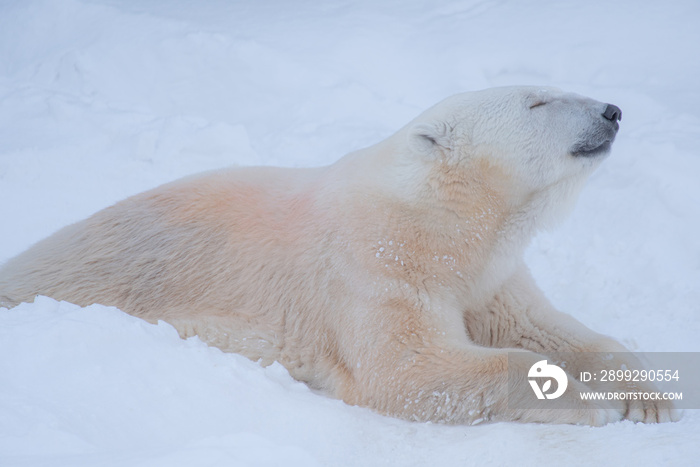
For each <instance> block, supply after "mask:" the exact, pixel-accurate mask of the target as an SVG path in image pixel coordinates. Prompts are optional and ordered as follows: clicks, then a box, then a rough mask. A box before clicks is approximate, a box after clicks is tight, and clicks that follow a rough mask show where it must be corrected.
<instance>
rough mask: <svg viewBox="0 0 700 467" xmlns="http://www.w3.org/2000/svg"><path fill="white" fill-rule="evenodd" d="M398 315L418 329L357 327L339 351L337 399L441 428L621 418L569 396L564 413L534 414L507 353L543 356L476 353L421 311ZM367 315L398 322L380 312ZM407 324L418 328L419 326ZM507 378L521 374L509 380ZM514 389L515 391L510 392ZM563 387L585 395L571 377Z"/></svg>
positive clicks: (605, 408) (601, 406)
mask: <svg viewBox="0 0 700 467" xmlns="http://www.w3.org/2000/svg"><path fill="white" fill-rule="evenodd" d="M402 312H403V315H402V317H403V318H405V317H406V315H411V314H413V315H416V316H418V315H420V316H421V318H423V320H422V321H423V324H424V326H410V327H406V326H404V325H405V323H406V320H405V319H394V320H388V319H387V320H385V321H384V323H383V324H384V326H365V327H363V328H362V329H363V330H366V333H363V338H362V339H356V340H355V341H354V345H353V346H350V345H343V346H342V348H343V349H344V350H343V351H341V352H339V354H340V355H338V356H339V357H340V359H339V361H338V364H337V366H338V367H339V368H341V369H342V371H338V372H337V373H338V375H342V378H340V377H339V378H336V379H335V384H334V389H335V395H336V396H337V397H339V398H341V399H343V400H344V401H345V402H347V403H349V404H353V405H360V406H365V407H369V408H372V409H374V410H376V411H378V412H380V413H382V414H385V415H390V416H394V417H398V418H403V419H406V420H412V421H432V422H439V423H463V424H476V423H480V422H483V421H519V422H540V423H570V424H583V425H593V426H600V425H604V424H606V423H609V422H612V421H617V420H620V419H621V418H622V415H623V414H622V413H621V412H620V411H619V410H616V409H615V408H613V407H612V406H610V405H608V404H607V403H605V402H598V401H582V400H578V399H575V398H573V397H572V396H571V395H569V394H567V395H565V396H563V398H562V400H563V401H565V403H566V407H565V408H562V409H558V408H554V409H549V408H542V407H541V406H540V408H534V407H533V405H532V400H530V399H526V398H524V397H522V396H532V392H531V389H530V386H529V382H528V381H527V379H526V377H525V376H526V375H527V368H525V367H523V368H512V367H511V368H509V365H521V366H522V363H521V362H520V361H517V360H516V361H514V360H513V359H510V358H509V353H510V352H519V353H522V354H528V355H529V357H530V358H529V360H531V359H532V358H537V359H543V358H546V357H544V356H542V355H540V356H538V355H536V354H533V353H531V352H524V351H522V350H517V349H492V348H485V347H480V346H477V345H473V344H470V343H469V342H468V341H467V340H466V339H465V340H464V341H460V342H457V341H455V340H454V339H450V338H441V337H440V334H441V333H440V332H437V333H436V332H435V329H436V328H434V327H433V326H431V324H428V323H429V321H427V322H426V320H425V319H424V318H425V317H426V314H427V313H426V311H425V310H412V309H409V310H402ZM372 315H373V316H377V315H383V316H389V315H392V316H396V314H393V313H383V312H382V311H381V310H376V313H373V314H372ZM411 321H412V323H413V324H414V325H416V324H417V323H418V321H421V320H420V319H416V320H411ZM379 331H381V332H379ZM348 343H349V342H348ZM370 343H371V345H370ZM512 375H524V376H523V377H521V378H516V380H513V379H512ZM509 378H511V379H510V380H509ZM513 385H516V387H519V388H520V389H519V390H517V391H512V387H513ZM568 385H569V386H570V387H572V388H575V389H576V388H577V389H578V390H584V389H585V387H584V385H583V384H581V383H579V382H577V381H575V380H574V379H573V378H571V377H568ZM514 394H515V399H517V400H515V399H514V396H513V395H514ZM572 394H573V393H572Z"/></svg>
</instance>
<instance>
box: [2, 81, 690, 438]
mask: <svg viewBox="0 0 700 467" xmlns="http://www.w3.org/2000/svg"><path fill="white" fill-rule="evenodd" d="M620 117H621V111H620V109H619V108H617V107H615V106H614V105H609V104H605V103H601V102H597V101H595V100H591V99H588V98H584V97H581V96H578V95H575V94H571V93H564V92H562V91H560V90H557V89H553V88H541V87H508V88H497V89H489V90H483V91H478V92H472V93H464V94H459V95H455V96H452V97H449V98H447V99H446V100H444V101H442V102H440V103H438V104H437V105H435V106H434V107H432V108H430V109H429V110H427V111H426V112H424V113H422V114H421V115H419V116H418V117H417V118H416V119H415V120H413V121H411V122H410V123H409V124H408V125H406V126H405V127H404V128H402V129H400V130H399V131H398V132H397V133H395V134H394V135H393V136H391V137H389V138H388V139H386V140H384V141H382V142H380V143H378V144H376V145H375V146H372V147H369V148H366V149H363V150H359V151H356V152H353V153H350V154H348V155H346V156H345V157H343V158H341V159H340V160H339V161H338V162H336V163H335V164H332V165H330V166H328V167H322V168H313V169H283V168H271V167H255V168H239V169H232V170H226V171H218V172H213V173H207V174H203V175H199V176H194V177H190V178H186V179H184V180H180V181H176V182H173V183H170V184H166V185H164V186H161V187H159V188H156V189H153V190H151V191H148V192H145V193H142V194H139V195H136V196H133V197H131V198H128V199H126V200H124V201H122V202H120V203H117V204H116V205H114V206H111V207H108V208H106V209H104V210H102V211H100V212H98V213H96V214H94V215H93V216H92V217H90V218H88V219H87V220H84V221H82V222H78V223H76V224H73V225H70V226H68V227H65V228H63V229H62V230H60V231H58V232H57V233H55V234H54V235H53V236H51V237H49V238H47V239H45V240H43V241H41V242H39V243H38V244H36V245H35V246H33V247H32V248H30V249H29V250H28V251H26V252H24V253H22V254H20V255H19V256H17V257H15V258H13V259H11V260H10V261H9V262H7V264H5V265H4V267H3V268H2V269H1V270H0V305H4V306H13V305H15V304H17V303H19V302H22V301H30V300H32V299H33V298H34V297H35V295H37V294H42V295H48V296H50V297H53V298H55V299H60V300H67V301H70V302H73V303H76V304H80V305H83V306H85V305H89V304H91V303H94V302H97V303H101V304H104V305H113V306H116V307H119V308H120V309H122V310H124V311H126V312H128V313H130V314H133V315H135V316H138V317H141V318H143V319H146V320H149V321H157V320H164V321H166V322H169V323H170V324H172V325H173V326H174V327H175V328H176V329H177V330H178V332H179V333H180V335H181V336H183V337H188V336H193V335H197V336H199V337H200V338H201V339H202V340H204V341H205V342H207V343H209V344H210V345H214V346H217V347H219V348H221V349H222V350H224V351H228V352H237V353H240V354H243V355H245V356H247V357H249V358H251V359H253V360H257V361H261V363H262V364H264V365H265V364H270V363H271V362H273V361H278V362H280V363H281V364H282V365H284V366H285V367H286V368H287V369H288V370H289V373H290V374H291V375H292V376H293V377H294V378H296V379H298V380H301V381H304V382H306V383H307V384H308V385H309V386H311V387H313V388H317V389H319V390H321V391H323V392H325V393H326V394H329V395H331V396H333V397H337V398H340V399H342V400H344V401H346V402H347V403H349V404H354V405H361V406H366V407H370V408H372V409H374V410H376V411H378V412H380V413H383V414H387V415H390V416H395V417H400V418H404V419H409V420H418V421H434V422H445V423H476V422H480V421H484V420H496V421H498V420H517V421H526V422H528V421H530V422H551V423H575V424H589V425H602V424H605V423H608V422H611V421H616V420H619V419H621V418H623V417H626V418H628V419H631V420H635V421H644V422H657V421H659V422H660V421H669V420H675V419H676V418H677V414H676V412H675V411H674V410H673V408H672V407H671V406H670V405H669V404H667V403H665V402H662V401H659V402H646V401H645V402H641V401H639V402H637V401H625V402H618V403H617V405H614V404H610V403H605V402H600V401H598V402H594V401H582V400H578V399H577V398H576V397H574V395H573V394H575V393H576V392H577V391H575V390H578V391H583V390H586V389H589V388H588V387H587V386H585V385H584V384H583V383H582V382H580V381H577V380H576V379H575V375H576V374H577V372H578V371H580V370H583V369H589V368H585V367H584V364H583V363H577V362H576V361H575V360H574V361H571V362H568V365H567V368H566V369H567V372H568V375H567V378H568V379H569V380H568V381H565V383H567V384H566V386H567V387H568V388H572V390H571V391H567V394H569V395H567V394H565V395H564V396H562V400H564V401H565V402H566V403H565V405H564V406H563V408H561V409H556V410H555V409H548V408H546V407H544V408H537V409H533V408H530V407H529V406H527V405H526V404H525V405H523V404H521V403H514V401H515V402H518V401H520V402H522V400H525V397H526V395H525V393H522V394H519V395H516V396H513V394H512V393H511V394H510V396H509V389H508V388H509V384H511V383H513V379H515V380H516V382H517V383H525V386H526V387H527V384H526V383H527V381H526V378H527V375H528V369H529V366H526V365H523V364H522V363H517V361H516V360H515V359H511V358H509V355H510V354H511V353H513V352H515V353H520V354H525V355H528V356H531V357H532V359H531V361H533V362H541V361H542V360H544V359H546V358H548V357H547V356H548V355H550V354H551V353H552V352H577V353H580V352H621V351H624V350H625V349H624V347H622V346H621V345H620V344H618V343H617V342H615V341H614V340H612V339H610V338H608V337H604V336H602V335H599V334H597V333H595V332H593V331H591V330H589V329H587V328H586V327H584V326H583V325H582V324H580V323H579V322H577V321H576V320H574V319H573V318H571V317H570V316H568V315H566V314H562V313H560V312H558V311H556V310H554V309H553V307H552V305H550V303H549V302H548V301H547V300H546V298H545V297H544V296H543V294H542V293H541V292H540V291H539V290H538V288H537V286H536V285H535V283H534V281H533V279H532V277H531V275H530V273H529V272H528V269H527V267H526V266H525V264H524V262H523V250H524V249H525V247H526V245H527V244H528V242H529V241H530V239H531V237H532V236H533V234H534V233H535V232H536V231H537V230H538V229H541V228H544V227H547V226H550V225H552V224H553V223H554V222H555V221H556V220H557V219H559V218H561V216H562V215H564V214H565V213H566V212H567V211H568V210H569V209H570V207H571V205H572V203H573V201H574V199H575V197H576V195H577V193H578V192H579V190H580V189H581V187H582V184H583V183H584V181H585V180H586V178H587V176H588V175H589V174H590V173H591V172H592V171H593V170H594V169H595V168H596V167H597V166H598V165H599V164H600V163H601V161H602V160H603V159H604V158H605V157H606V155H607V154H608V153H609V150H610V147H611V144H612V142H613V140H614V139H615V135H616V133H617V131H618V128H619V124H618V121H619V120H620ZM549 358H551V357H549ZM616 358H617V357H616ZM609 364H610V365H611V368H619V367H620V365H627V366H628V367H630V366H632V365H633V363H632V362H627V361H622V362H620V361H617V360H615V361H613V362H609ZM509 375H510V376H509ZM513 375H515V376H513ZM528 390H529V389H528ZM529 396H530V397H534V396H533V394H532V393H530V394H529ZM509 397H510V400H509ZM518 398H520V399H522V400H520V399H518ZM516 399H518V400H516Z"/></svg>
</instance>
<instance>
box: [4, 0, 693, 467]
mask: <svg viewBox="0 0 700 467" xmlns="http://www.w3.org/2000/svg"><path fill="white" fill-rule="evenodd" d="M699 21H700V4H698V3H697V2H696V1H694V0H687V1H683V0H676V1H674V2H650V1H632V0H624V1H619V2H609V1H600V0H591V1H588V2H565V1H557V0H543V1H539V2H534V1H515V0H509V1H508V0H502V1H496V0H493V1H477V0H463V1H449V2H448V1H444V0H430V1H429V0H424V1H410V2H406V1H398V0H387V1H381V2H377V1H371V0H364V1H357V2H348V1H339V2H314V1H302V0H299V1H296V2H282V1H269V2H228V1H224V0H207V1H200V2H187V1H184V0H169V1H165V0H142V1H140V2H127V1H118V0H62V1H61V2H56V1H50V0H44V1H40V0H26V1H22V2H3V3H2V4H0V262H2V261H5V260H6V259H8V258H10V257H12V256H13V255H15V254H18V253H19V252H21V251H22V250H24V249H25V248H27V247H29V246H30V245H31V244H32V243H34V242H36V241H38V240H40V239H41V238H44V237H46V236H47V235H49V234H51V233H52V232H53V231H55V230H56V229H58V228H59V227H61V226H64V225H66V224H68V223H71V222H74V221H77V220H79V219H82V218H84V217H86V216H88V215H89V214H91V213H93V212H95V211H97V210H99V209H101V208H103V207H105V206H108V205H110V204H111V203H114V202H116V201H117V200H119V199H122V198H124V197H126V196H129V195H131V194H134V193H137V192H140V191H143V190H145V189H148V188H151V187H154V186H156V185H159V184H161V183H164V182H167V181H170V180H174V179H176V178H179V177H182V176H185V175H188V174H191V173H195V172H200V171H204V170H209V169H215V168H219V167H224V166H228V165H234V164H238V165H260V164H263V165H284V166H299V167H303V166H318V165H325V164H328V163H331V162H333V161H335V160H336V159H338V158H339V157H340V156H342V155H343V154H345V153H347V152H349V151H351V150H353V149H357V148H360V147H363V146H366V145H369V144H372V143H374V142H376V141H378V140H380V139H382V138H385V137H387V136H388V135H390V134H391V133H392V132H393V131H395V130H397V129H398V128H399V127H400V126H402V125H403V124H404V123H406V122H407V121H408V120H410V119H411V118H413V117H414V116H415V115H417V114H418V113H419V112H420V111H422V110H423V109H425V108H427V107H428V106H430V105H432V104H434V103H435V102H437V101H438V100H440V99H442V98H444V97H446V96H448V95H450V94H453V93H456V92H461V91H465V90H475V89H481V88H485V87H491V86H500V85H509V84H541V85H555V86H558V87H561V88H563V89H566V90H570V91H575V92H579V93H581V94H585V95H588V96H591V97H594V98H597V99H599V100H603V101H607V102H612V103H614V104H616V105H618V106H620V107H621V108H622V110H623V120H622V122H621V127H622V128H621V131H620V134H619V136H618V140H617V142H616V143H615V147H614V149H613V155H612V157H610V158H609V159H608V160H607V161H606V162H605V163H604V164H603V166H602V167H601V168H600V169H599V170H598V171H597V172H596V173H595V174H594V176H593V177H592V179H591V180H590V182H589V183H588V185H587V187H586V189H585V190H584V192H583V193H582V196H581V199H580V200H579V202H578V204H577V207H576V209H575V211H574V213H573V214H572V216H571V217H570V218H569V219H568V220H566V221H565V222H564V223H563V224H562V225H561V226H559V228H557V229H556V230H554V231H552V232H546V233H542V234H541V235H539V236H538V237H537V238H536V239H535V241H534V242H533V244H532V247H531V248H530V249H529V250H528V252H527V258H526V259H527V261H528V263H529V264H530V266H531V268H532V270H533V273H534V274H535V276H536V278H537V280H538V282H539V284H540V285H541V287H542V288H543V289H544V290H545V292H546V294H547V295H548V296H549V297H550V298H551V300H552V301H553V302H554V303H555V305H556V306H557V307H559V308H560V309H562V310H566V311H567V312H569V313H571V314H572V315H574V316H575V317H576V318H578V319H579V320H581V321H583V322H584V323H585V324H586V325H588V326H589V327H591V328H593V329H595V330H597V331H599V332H603V333H605V334H608V335H612V336H614V337H616V338H618V339H619V340H621V341H622V342H623V343H624V344H625V345H627V346H628V347H630V348H631V349H633V350H639V351H686V352H697V351H700V344H698V339H697V336H698V335H700V318H699V310H698V303H700V287H698V284H700V240H698V232H699V231H700V184H698V181H697V180H698V175H699V174H700V157H698V156H699V154H700V110H699V109H700V88H699V87H698V83H700V61H699V60H698V53H697V44H700V28H698V24H699ZM699 455H700V413H698V411H697V410H686V411H685V413H684V417H683V419H682V420H681V421H680V422H678V423H673V424H663V425H643V424H633V423H631V422H620V423H615V424H612V425H608V426H605V427H602V428H588V427H577V426H546V425H522V424H515V423H497V424H482V425H479V426H474V427H462V426H442V425H432V424H419V423H410V422H404V421H400V420H395V419H391V418H387V417H382V416H380V415H377V414H375V413H373V412H371V411H369V410H367V409H362V408H358V407H350V406H347V405H346V404H344V403H342V402H340V401H337V400H333V399H330V398H327V397H325V396H323V395H319V394H316V393H314V392H312V391H311V390H309V389H308V388H307V387H306V386H304V385H303V384H301V383H298V382H295V381H294V380H293V379H291V378H290V377H289V375H288V374H287V373H286V371H285V370H284V369H283V368H282V367H281V366H279V365H272V366H270V367H268V368H262V367H261V366H259V365H258V364H256V363H254V362H250V361H248V360H246V359H244V358H243V357H240V356H238V355H231V354H224V353H222V352H220V351H218V350H217V349H214V348H208V347H207V346H205V345H204V344H203V343H202V342H200V341H199V340H198V339H196V338H193V339H189V340H186V341H185V340H182V339H180V338H179V337H178V336H177V333H176V332H175V331H174V329H173V328H172V327H170V326H169V325H167V324H165V323H160V324H158V325H152V324H147V323H145V322H143V321H140V320H138V319H136V318H133V317H131V316H129V315H126V314H124V313H122V312H120V311H119V310H116V309H114V308H108V307H104V306H101V305H93V306H91V307H88V308H85V309H81V308H79V307H77V306H75V305H72V304H69V303H59V302H56V301H54V300H52V299H49V298H45V297H40V298H38V299H37V301H36V302H35V303H33V304H22V305H20V306H19V307H17V308H15V309H12V310H0V465H2V466H61V465H66V466H83V465H84V466H94V465H104V466H127V465H128V466H141V465H142V466H147V465H148V466H157V465H168V466H177V465H198V466H200V465H201V466H205V465H212V466H213V465H304V466H311V465H358V466H359V465H362V466H365V465H391V466H406V465H444V466H452V465H465V464H466V465H471V464H478V465H509V464H515V463H518V464H525V465H538V466H539V465H555V464H556V465H568V464H570V465H580V464H602V463H605V464H612V465H658V464H661V465H668V464H692V463H695V462H696V459H697V458H698V456H699Z"/></svg>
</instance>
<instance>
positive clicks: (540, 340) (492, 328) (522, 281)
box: [465, 265, 680, 423]
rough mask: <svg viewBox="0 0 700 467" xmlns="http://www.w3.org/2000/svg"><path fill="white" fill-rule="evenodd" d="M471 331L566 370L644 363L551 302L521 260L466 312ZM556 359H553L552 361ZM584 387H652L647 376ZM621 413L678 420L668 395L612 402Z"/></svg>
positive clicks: (639, 367)
mask: <svg viewBox="0 0 700 467" xmlns="http://www.w3.org/2000/svg"><path fill="white" fill-rule="evenodd" d="M465 320H466V323H467V328H468V331H469V334H470V336H471V337H472V339H474V340H475V342H477V343H480V344H482V345H488V346H491V347H516V348H522V349H526V350H529V351H532V352H537V353H540V354H543V355H548V356H549V357H550V359H553V360H556V359H563V360H566V361H565V362H561V363H563V366H564V367H565V369H566V371H567V373H568V374H569V375H571V376H574V377H575V376H577V375H580V374H581V373H582V372H591V371H592V370H594V371H604V370H615V371H617V370H620V369H622V370H625V369H629V370H635V369H636V370H642V369H643V366H642V365H641V363H640V362H639V361H638V360H637V359H636V358H635V357H634V355H633V354H632V353H631V352H630V351H629V350H628V349H626V348H625V347H624V346H623V345H622V344H620V343H618V342H616V341H615V340H613V339H611V338H609V337H607V336H603V335H601V334H598V333H596V332H594V331H592V330H590V329H588V328H587V327H586V326H584V325H583V324H581V323H580V322H578V321H577V320H575V319H574V318H572V317H571V316H569V315H567V314H564V313H561V312H559V311H557V310H555V309H554V307H552V305H551V304H550V303H549V301H548V300H547V299H546V298H545V297H544V296H543V294H542V292H541V291H540V290H539V289H538V288H537V286H536V285H535V282H534V280H533V279H532V276H531V275H530V273H529V271H528V270H527V268H526V267H525V266H524V265H522V266H521V267H520V268H519V270H518V272H517V273H516V274H514V275H513V276H512V277H511V278H510V279H509V280H508V281H506V283H505V284H504V285H503V286H502V287H501V289H500V290H499V291H498V293H497V294H496V295H495V297H494V299H493V301H492V302H491V303H490V304H489V305H488V306H487V309H486V310H485V311H481V312H477V313H474V312H470V311H467V312H466V313H465ZM555 363H556V361H555ZM586 386H588V388H587V392H592V391H596V390H597V391H599V392H601V391H603V390H605V392H606V393H608V392H611V391H612V392H617V393H618V394H621V393H626V394H630V393H655V392H657V391H658V389H657V388H656V386H655V385H654V384H653V383H650V382H629V381H625V380H617V381H612V382H605V383H603V382H601V381H600V379H597V380H595V381H588V382H587V383H586ZM613 403H614V404H615V405H616V406H617V407H618V408H620V409H621V410H623V413H624V414H625V418H627V419H629V420H632V421H635V422H645V423H655V422H667V421H677V420H678V419H679V418H680V413H679V412H678V411H677V410H676V409H675V408H674V406H673V403H672V402H671V401H664V400H647V399H643V398H636V399H624V400H617V401H614V402H613Z"/></svg>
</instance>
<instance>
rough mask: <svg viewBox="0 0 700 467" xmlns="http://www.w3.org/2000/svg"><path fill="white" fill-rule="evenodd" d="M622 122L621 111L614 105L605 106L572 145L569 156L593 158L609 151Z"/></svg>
mask: <svg viewBox="0 0 700 467" xmlns="http://www.w3.org/2000/svg"><path fill="white" fill-rule="evenodd" d="M620 120H622V110H620V108H619V107H618V106H616V105H612V104H607V105H606V107H605V111H604V112H603V113H601V114H600V118H597V119H596V120H595V121H594V122H593V124H592V125H591V127H590V128H589V129H588V130H587V131H586V133H585V134H584V135H583V136H582V137H581V138H580V140H579V141H578V142H577V143H576V144H574V146H573V148H572V149H571V154H572V155H574V156H576V157H594V156H598V155H601V154H606V153H607V152H608V151H610V147H611V146H612V143H613V141H615V135H617V130H619V129H620V124H619V123H618V122H619V121H620Z"/></svg>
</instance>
